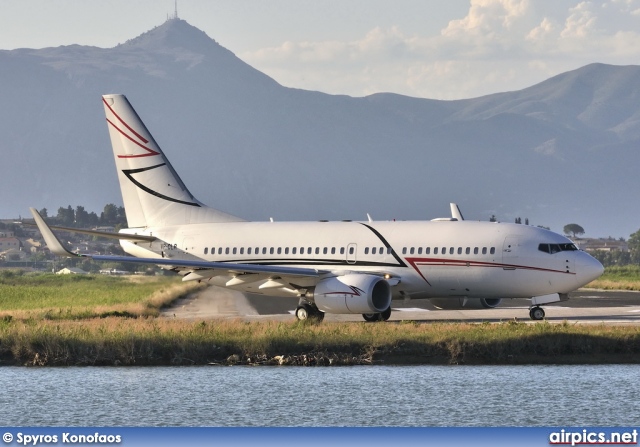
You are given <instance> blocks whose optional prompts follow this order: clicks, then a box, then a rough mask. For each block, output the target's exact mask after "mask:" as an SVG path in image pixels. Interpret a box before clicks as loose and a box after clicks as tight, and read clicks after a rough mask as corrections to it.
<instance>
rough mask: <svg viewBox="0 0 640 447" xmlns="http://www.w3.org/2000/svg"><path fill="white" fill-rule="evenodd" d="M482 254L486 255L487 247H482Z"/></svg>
mask: <svg viewBox="0 0 640 447" xmlns="http://www.w3.org/2000/svg"><path fill="white" fill-rule="evenodd" d="M482 254H483V255H486V254H487V247H482Z"/></svg>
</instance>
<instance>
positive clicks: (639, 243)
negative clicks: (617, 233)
mask: <svg viewBox="0 0 640 447" xmlns="http://www.w3.org/2000/svg"><path fill="white" fill-rule="evenodd" d="M627 245H628V246H629V251H631V252H632V253H633V254H640V230H638V231H636V232H635V233H633V234H632V235H631V236H629V240H628V241H627Z"/></svg>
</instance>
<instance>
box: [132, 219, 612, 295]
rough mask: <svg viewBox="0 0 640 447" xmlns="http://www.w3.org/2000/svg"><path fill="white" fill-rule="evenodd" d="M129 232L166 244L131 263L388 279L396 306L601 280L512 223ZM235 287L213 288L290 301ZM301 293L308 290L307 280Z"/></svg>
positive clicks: (249, 286)
mask: <svg viewBox="0 0 640 447" xmlns="http://www.w3.org/2000/svg"><path fill="white" fill-rule="evenodd" d="M124 231H126V232H127V233H130V232H131V233H138V234H153V235H154V236H156V237H158V238H159V239H161V240H162V241H164V244H162V245H163V246H160V247H159V246H158V245H157V244H156V245H155V246H152V245H150V244H146V243H133V242H129V241H122V242H121V243H122V246H123V248H124V249H125V251H126V252H128V253H129V254H131V255H133V256H137V257H153V256H156V257H157V256H158V255H160V257H162V256H163V255H164V256H165V257H166V258H169V259H170V258H171V257H172V256H184V255H185V254H188V255H190V256H193V257H195V258H198V259H201V260H205V261H211V262H225V263H226V262H228V263H233V264H258V265H265V266H266V265H279V266H289V267H304V268H315V269H322V270H330V271H332V272H335V273H338V272H340V274H344V272H358V273H374V274H381V275H387V276H388V277H390V278H397V279H399V282H398V284H397V285H395V286H394V287H393V289H392V292H393V297H394V298H395V299H398V298H433V297H456V296H458V297H469V298H531V297H533V296H542V295H547V294H552V293H562V294H564V293H568V292H570V291H572V290H575V289H576V288H578V287H580V286H582V285H584V284H586V283H588V282H589V281H591V280H592V279H594V278H595V277H597V276H599V275H600V274H601V272H602V266H601V265H600V263H599V262H598V261H596V260H595V259H594V258H592V257H591V256H590V255H588V254H587V253H585V252H583V251H580V250H565V251H558V252H556V253H548V252H545V251H541V250H540V244H555V245H557V246H559V247H561V246H568V245H571V246H572V245H573V243H572V242H571V241H570V240H569V239H567V238H565V237H563V236H561V235H558V234H556V233H553V232H551V231H548V230H545V229H542V228H538V227H532V226H526V225H517V224H507V223H491V222H473V221H387V222H230V223H206V224H188V225H176V226H169V227H159V228H147V229H146V231H140V230H138V231H136V230H135V229H128V230H124ZM233 278H234V275H233V274H229V273H227V272H218V273H217V274H216V275H215V276H213V277H211V281H212V282H213V283H214V284H218V285H222V286H227V287H231V288H234V289H237V290H242V291H245V292H252V293H261V294H266V295H282V294H283V293H282V291H281V290H279V289H277V288H274V289H271V288H262V289H260V288H259V284H258V282H257V281H253V282H239V283H237V284H228V282H229V281H230V280H232V279H233ZM197 279H199V278H197ZM207 279H208V278H207ZM251 279H255V278H251ZM296 285H298V286H301V287H305V286H307V284H305V279H304V278H301V279H300V281H299V284H296ZM308 285H309V287H311V286H312V284H311V283H309V284H308Z"/></svg>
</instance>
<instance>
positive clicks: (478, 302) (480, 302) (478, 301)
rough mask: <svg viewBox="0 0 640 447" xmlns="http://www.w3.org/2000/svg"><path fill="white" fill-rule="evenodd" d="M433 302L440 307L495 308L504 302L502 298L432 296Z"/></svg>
mask: <svg viewBox="0 0 640 447" xmlns="http://www.w3.org/2000/svg"><path fill="white" fill-rule="evenodd" d="M429 301H431V304H433V305H434V306H436V307H437V308H438V309H444V310H455V309H493V308H494V307H496V306H498V304H500V303H501V302H502V298H464V297H462V298H460V297H456V298H431V299H429Z"/></svg>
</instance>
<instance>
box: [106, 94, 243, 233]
mask: <svg viewBox="0 0 640 447" xmlns="http://www.w3.org/2000/svg"><path fill="white" fill-rule="evenodd" d="M102 101H103V103H104V110H105V114H106V116H107V126H108V128H109V136H110V137H111V145H112V147H113V156H114V158H115V162H116V169H117V170H118V180H119V182H120V190H121V192H122V200H123V202H124V208H125V212H126V214H127V223H128V225H129V227H131V228H137V227H158V226H167V225H182V224H189V223H204V222H234V221H242V220H243V219H240V218H238V217H235V216H232V215H230V214H226V213H223V212H222V211H218V210H215V209H213V208H210V207H208V206H206V205H204V204H202V203H201V202H199V201H198V200H197V199H196V198H195V197H193V195H192V194H191V193H190V192H189V190H188V189H187V187H186V186H185V185H184V183H183V182H182V180H181V179H180V177H178V174H177V173H176V172H175V170H174V169H173V167H172V166H171V163H169V160H168V159H167V157H166V156H165V155H164V153H163V152H162V150H161V149H160V147H159V146H158V144H157V143H156V142H155V140H154V139H153V137H152V136H151V134H150V133H149V131H148V130H147V128H146V126H145V125H144V123H143V122H142V120H141V119H140V117H139V116H138V114H137V113H136V111H135V110H134V109H133V107H131V104H130V103H129V101H128V100H127V98H126V97H125V96H124V95H104V96H103V97H102Z"/></svg>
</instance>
